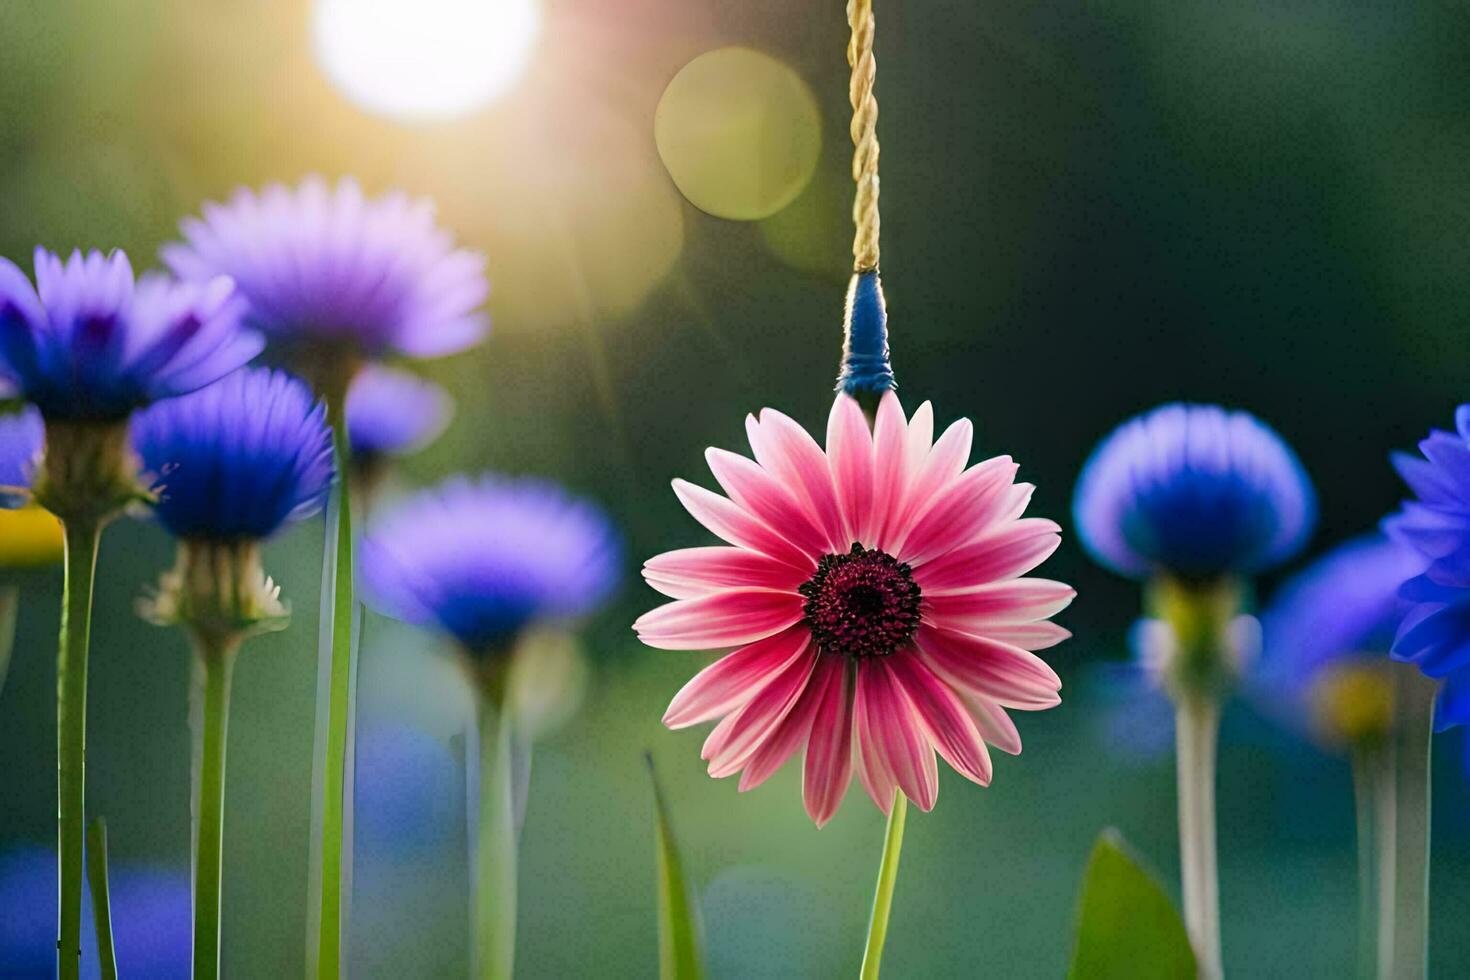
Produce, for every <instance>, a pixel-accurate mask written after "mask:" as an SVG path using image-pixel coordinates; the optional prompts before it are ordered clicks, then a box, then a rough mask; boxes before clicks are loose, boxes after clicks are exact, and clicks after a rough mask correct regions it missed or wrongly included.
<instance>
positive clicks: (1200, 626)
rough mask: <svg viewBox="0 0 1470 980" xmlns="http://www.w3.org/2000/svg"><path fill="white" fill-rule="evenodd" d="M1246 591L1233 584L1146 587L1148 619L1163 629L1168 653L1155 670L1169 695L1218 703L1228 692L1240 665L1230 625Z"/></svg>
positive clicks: (1167, 582)
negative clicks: (1166, 633) (1165, 627)
mask: <svg viewBox="0 0 1470 980" xmlns="http://www.w3.org/2000/svg"><path fill="white" fill-rule="evenodd" d="M1245 599H1246V589H1245V585H1244V583H1242V582H1240V581H1239V580H1238V579H1232V578H1222V579H1216V580H1214V581H1209V582H1186V581H1182V580H1180V579H1175V578H1169V577H1160V578H1157V579H1155V580H1154V581H1153V582H1152V583H1150V585H1149V587H1148V590H1147V596H1146V604H1147V608H1148V614H1149V615H1150V616H1152V617H1153V618H1155V619H1158V620H1160V621H1162V622H1164V623H1165V624H1167V625H1168V627H1169V629H1170V631H1171V632H1172V634H1173V641H1174V642H1173V648H1172V649H1171V650H1170V652H1169V656H1168V657H1167V658H1166V659H1165V661H1164V663H1163V664H1161V665H1160V667H1161V678H1162V680H1163V684H1164V687H1165V688H1166V689H1167V690H1168V692H1169V694H1170V695H1171V696H1172V697H1173V698H1174V699H1175V700H1179V699H1180V698H1183V697H1204V698H1210V699H1218V698H1221V697H1223V696H1224V695H1225V694H1227V693H1229V691H1230V689H1231V688H1233V687H1234V686H1235V683H1236V681H1237V680H1238V679H1239V677H1240V674H1241V670H1242V667H1243V665H1242V664H1241V663H1240V655H1239V651H1237V650H1235V649H1234V643H1233V642H1232V639H1231V635H1230V633H1231V624H1232V623H1233V622H1234V621H1235V619H1236V618H1237V617H1238V616H1240V615H1241V614H1242V613H1243V612H1244V611H1245Z"/></svg>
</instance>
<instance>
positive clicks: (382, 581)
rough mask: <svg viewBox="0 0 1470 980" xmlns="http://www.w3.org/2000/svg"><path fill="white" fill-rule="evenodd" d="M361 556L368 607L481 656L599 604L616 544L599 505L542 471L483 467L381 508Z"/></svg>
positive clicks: (615, 559) (609, 582)
mask: <svg viewBox="0 0 1470 980" xmlns="http://www.w3.org/2000/svg"><path fill="white" fill-rule="evenodd" d="M360 558H361V569H360V576H361V580H362V590H363V596H364V599H365V600H366V601H367V603H368V604H369V605H371V606H372V607H374V608H375V609H377V610H378V611H379V612H382V613H384V614H386V615H389V616H392V617H394V618H397V619H401V620H403V621H405V622H408V623H412V624H414V625H416V626H428V627H433V628H436V629H439V630H442V631H444V632H445V633H448V634H449V635H450V636H452V637H453V638H454V639H455V640H456V641H457V642H458V644H459V646H460V648H461V649H462V650H463V651H464V652H465V653H467V654H469V655H471V656H472V657H474V658H481V659H482V658H485V657H490V656H493V655H495V654H497V653H498V652H500V651H502V650H503V649H504V648H505V647H506V646H507V645H508V644H509V643H510V642H511V641H513V640H514V639H515V638H516V637H517V636H518V635H519V634H520V633H521V632H522V631H523V630H524V629H525V628H526V627H527V626H530V625H531V624H533V623H536V622H539V621H544V620H561V619H569V618H573V617H576V616H580V615H583V614H585V613H587V612H590V611H591V610H592V609H594V608H595V607H596V606H597V605H598V604H599V603H601V602H602V600H604V599H605V598H607V596H608V594H609V593H610V592H611V590H612V588H613V586H614V585H615V584H616V582H617V576H618V565H619V562H620V548H619V545H618V541H617V536H616V534H615V533H614V531H613V528H612V525H611V524H610V523H609V522H608V519H607V517H606V516H605V515H604V514H603V513H602V512H601V511H600V510H599V509H598V508H596V507H595V506H593V505H592V504H590V503H587V502H585V501H582V500H578V499H576V498H573V497H570V496H568V495H567V494H566V493H565V492H564V491H562V490H561V489H560V488H559V487H557V486H556V485H555V484H552V483H549V482H546V481H544V480H535V479H528V478H523V479H514V480H512V479H506V478H504V477H498V476H489V475H487V476H482V477H480V478H478V479H469V478H467V477H454V478H452V479H450V480H448V481H447V482H445V483H443V484H442V485H440V486H439V487H437V488H435V489H433V490H429V491H425V492H423V493H420V494H418V495H417V496H415V497H412V498H410V499H408V500H405V501H403V502H401V503H399V504H397V505H395V506H393V507H392V508H391V509H389V510H387V511H385V512H384V513H383V514H382V516H381V517H379V518H377V519H376V520H375V521H374V522H373V523H372V525H371V526H370V527H369V529H368V533H367V534H366V535H365V536H364V538H363V541H362V546H361V550H360Z"/></svg>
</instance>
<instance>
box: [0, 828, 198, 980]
mask: <svg viewBox="0 0 1470 980" xmlns="http://www.w3.org/2000/svg"><path fill="white" fill-rule="evenodd" d="M108 877H109V882H108V886H109V890H110V893H111V896H110V897H111V907H112V931H113V946H114V949H115V950H116V952H117V963H118V970H119V972H120V973H121V974H122V975H123V976H139V977H150V978H157V980H168V978H171V977H178V978H180V980H183V978H187V977H188V976H189V949H190V947H189V882H188V880H187V879H186V878H185V877H184V876H183V875H181V874H176V873H174V872H170V871H164V870H161V869H157V868H148V867H140V866H133V865H127V864H116V865H114V866H113V867H112V868H111V873H110V874H109V876H108ZM83 903H84V906H85V907H84V908H83V911H82V918H83V920H84V921H86V922H89V923H90V922H91V921H92V912H91V896H90V894H88V893H86V892H84V893H83ZM55 975H56V853H55V852H54V851H49V850H44V849H42V848H39V847H25V848H20V849H16V850H12V851H9V852H7V853H4V854H0V976H6V977H54V976H55ZM100 975H101V970H100V967H99V964H98V959H97V942H96V939H95V938H94V936H93V933H92V929H91V928H90V927H88V928H84V929H83V930H82V976H83V977H85V978H89V980H90V978H93V977H99V976H100Z"/></svg>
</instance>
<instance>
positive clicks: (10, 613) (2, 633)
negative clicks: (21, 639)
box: [0, 585, 20, 691]
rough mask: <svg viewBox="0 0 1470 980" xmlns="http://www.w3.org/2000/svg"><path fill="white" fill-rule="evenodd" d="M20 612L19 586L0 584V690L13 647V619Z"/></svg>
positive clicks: (3, 684) (1, 689) (8, 666)
mask: <svg viewBox="0 0 1470 980" xmlns="http://www.w3.org/2000/svg"><path fill="white" fill-rule="evenodd" d="M19 612H20V588H19V587H18V586H14V585H0V691H3V690H5V676H6V675H7V674H9V673H10V654H11V653H12V652H13V651H14V649H15V621H16V618H17V613H19Z"/></svg>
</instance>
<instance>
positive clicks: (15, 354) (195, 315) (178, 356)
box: [0, 248, 264, 421]
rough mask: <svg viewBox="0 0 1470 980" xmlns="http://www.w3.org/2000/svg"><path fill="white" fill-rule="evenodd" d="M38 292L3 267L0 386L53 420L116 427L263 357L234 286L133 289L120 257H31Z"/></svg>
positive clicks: (219, 282)
mask: <svg viewBox="0 0 1470 980" xmlns="http://www.w3.org/2000/svg"><path fill="white" fill-rule="evenodd" d="M35 270H36V286H35V288H34V289H32V288H31V284H30V283H29V282H28V281H27V280H26V277H25V274H24V273H22V272H21V271H20V269H18V268H16V266H15V265H14V264H13V263H11V262H9V261H7V260H5V259H0V378H3V379H4V380H6V381H7V382H9V383H10V384H11V385H13V386H14V388H15V389H16V391H17V392H18V393H19V395H20V397H21V398H23V399H25V400H26V401H29V402H32V403H33V404H35V405H36V407H37V408H39V409H40V410H41V414H42V415H44V416H45V417H46V419H47V420H48V421H50V420H68V421H85V420H95V421H112V420H116V419H122V418H125V417H127V415H128V414H129V413H130V412H132V411H133V410H134V409H136V408H141V407H142V406H144V405H147V404H149V403H151V402H154V401H157V400H159V399H161V398H170V397H172V396H174V395H180V394H184V393H185V392H189V391H193V390H195V389H196V388H201V387H203V386H204V385H207V384H209V383H210V382H212V381H216V380H218V379H219V378H221V377H223V376H224V375H226V374H228V373H229V372H231V371H233V370H234V369H235V368H237V367H239V366H240V365H242V364H244V363H245V362H246V361H249V360H250V359H251V358H252V357H254V356H255V355H256V354H258V353H259V352H260V349H261V346H262V344H263V343H264V341H263V339H262V338H261V337H260V336H259V335H257V334H255V333H252V332H250V331H247V330H240V329H239V315H240V306H239V304H238V302H236V301H235V300H234V299H233V298H232V291H231V284H230V280H229V279H228V278H226V277H222V276H221V277H209V278H208V279H206V280H203V281H201V282H199V283H197V284H178V283H174V282H171V281H169V280H168V279H167V278H166V277H164V276H162V275H159V274H157V273H152V274H147V275H144V276H143V277H142V278H140V279H138V280H137V282H136V283H134V280H133V269H132V266H131V265H129V264H128V257H127V256H126V255H124V254H123V253H122V252H120V251H118V252H113V253H112V254H110V255H103V254H102V253H101V252H88V253H87V254H86V255H83V254H82V253H81V252H73V253H72V254H71V257H70V258H69V259H67V260H66V261H65V262H63V261H62V260H61V259H60V258H59V257H57V256H55V255H52V254H51V253H50V252H48V251H46V250H45V249H43V248H38V249H36V256H35Z"/></svg>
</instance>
